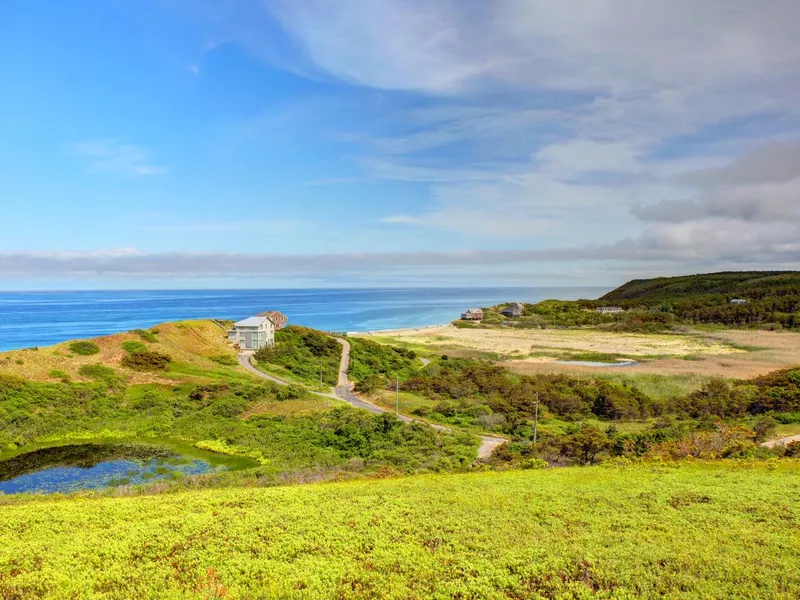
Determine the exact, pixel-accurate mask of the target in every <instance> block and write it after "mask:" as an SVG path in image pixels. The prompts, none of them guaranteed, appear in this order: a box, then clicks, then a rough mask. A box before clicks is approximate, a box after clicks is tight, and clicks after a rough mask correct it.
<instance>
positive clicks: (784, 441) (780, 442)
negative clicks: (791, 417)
mask: <svg viewBox="0 0 800 600" xmlns="http://www.w3.org/2000/svg"><path fill="white" fill-rule="evenodd" d="M791 442H800V434H798V435H787V436H786V437H781V438H776V439H774V440H769V441H767V442H764V443H763V444H761V445H762V446H765V447H767V448H774V447H775V446H786V445H788V444H789V443H791Z"/></svg>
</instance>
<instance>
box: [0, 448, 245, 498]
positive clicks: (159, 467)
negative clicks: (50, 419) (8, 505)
mask: <svg viewBox="0 0 800 600" xmlns="http://www.w3.org/2000/svg"><path fill="white" fill-rule="evenodd" d="M255 464H256V463H255V461H249V460H247V459H237V458H230V457H223V456H220V455H216V454H212V453H210V452H202V451H199V450H196V449H191V450H186V451H184V452H181V451H179V450H176V449H175V448H174V447H168V446H164V445H158V444H150V443H140V442H123V443H86V444H73V445H67V446H55V447H50V448H40V449H38V450H33V451H31V452H26V453H23V454H17V455H15V456H13V457H11V458H8V459H6V460H0V493H5V494H21V493H44V494H51V493H56V492H62V493H66V492H74V491H77V490H92V489H102V488H108V487H115V486H120V485H139V484H143V483H148V482H150V481H156V480H164V479H176V478H180V477H184V476H186V475H198V474H202V473H211V472H215V471H222V470H234V469H240V468H246V467H248V466H255Z"/></svg>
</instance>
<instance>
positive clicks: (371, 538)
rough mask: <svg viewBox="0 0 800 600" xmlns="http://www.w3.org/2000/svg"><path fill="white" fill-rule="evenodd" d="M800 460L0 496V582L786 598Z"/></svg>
mask: <svg viewBox="0 0 800 600" xmlns="http://www.w3.org/2000/svg"><path fill="white" fill-rule="evenodd" d="M799 492H800V468H799V467H798V464H797V463H783V464H781V465H772V464H769V465H767V464H760V463H759V464H751V463H737V464H733V463H730V462H723V463H711V464H680V465H664V466H659V465H642V466H628V467H592V468H588V469H558V470H546V471H526V472H508V473H486V474H470V475H451V476H446V477H445V476H419V477H412V478H406V479H400V480H384V481H370V482H350V483H341V484H322V485H313V486H302V487H288V488H276V489H243V488H238V489H236V488H231V489H215V490H203V491H196V492H193V493H186V492H183V493H178V494H164V495H160V496H151V497H133V498H85V499H82V498H75V497H73V498H71V499H70V500H68V501H65V500H62V499H60V498H46V499H27V498H17V499H14V500H13V501H12V503H11V504H8V505H5V506H0V539H3V540H4V543H3V544H2V545H0V597H2V598H7V599H12V598H75V597H81V598H95V597H97V598H100V597H102V598H120V599H121V598H131V597H136V598H160V599H170V598H172V599H178V598H181V599H186V598H190V599H191V598H197V599H201V598H202V599H208V598H226V599H229V600H233V599H244V598H336V597H338V598H398V599H400V598H454V597H460V598H556V597H558V598H588V597H627V598H632V597H656V596H666V597H678V596H680V597H683V598H733V597H737V598H756V597H758V598H786V599H788V598H796V597H798V596H799V595H800V573H798V570H797V568H796V567H797V561H798V553H799V552H800V548H798V545H797V539H796V528H797V519H798V518H800V493H799Z"/></svg>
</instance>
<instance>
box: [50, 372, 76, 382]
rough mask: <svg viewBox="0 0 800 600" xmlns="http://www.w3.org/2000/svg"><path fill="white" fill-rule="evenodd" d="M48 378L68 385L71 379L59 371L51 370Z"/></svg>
mask: <svg viewBox="0 0 800 600" xmlns="http://www.w3.org/2000/svg"><path fill="white" fill-rule="evenodd" d="M48 376H50V377H52V378H53V379H58V380H60V381H63V382H64V383H68V382H69V381H70V379H71V378H70V376H69V375H68V374H67V373H65V372H64V371H61V370H60V369H53V370H52V371H50V372H49V373H48Z"/></svg>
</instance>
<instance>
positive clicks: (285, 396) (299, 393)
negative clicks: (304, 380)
mask: <svg viewBox="0 0 800 600" xmlns="http://www.w3.org/2000/svg"><path fill="white" fill-rule="evenodd" d="M305 395H306V390H305V388H304V387H303V386H300V385H295V384H293V383H292V384H290V385H284V386H281V387H279V388H278V390H277V391H276V392H275V397H276V398H277V399H278V400H297V399H298V398H302V397H303V396H305Z"/></svg>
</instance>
